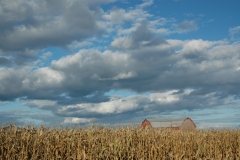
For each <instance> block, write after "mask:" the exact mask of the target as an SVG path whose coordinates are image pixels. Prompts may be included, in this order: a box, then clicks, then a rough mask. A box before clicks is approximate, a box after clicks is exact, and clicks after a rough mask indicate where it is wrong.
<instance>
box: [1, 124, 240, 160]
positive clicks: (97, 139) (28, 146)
mask: <svg viewBox="0 0 240 160" xmlns="http://www.w3.org/2000/svg"><path fill="white" fill-rule="evenodd" d="M0 158H1V159H2V160H5V159H6V160H8V159H9V160H10V159H11V160H15V159H16V160H17V159H18V160H20V159H21V160H24V159H26V160H46V159H47V160H56V159H61V160H62V159H64V160H65V159H66V160H78V159H79V160H80V159H81V160H84V159H89V160H93V159H102V160H105V159H111V160H112V159H113V160H114V159H139V160H141V159H147V160H150V159H158V160H159V159H163V160H164V159H169V160H170V159H192V160H194V159H228V160H231V159H235V160H237V159H240V130H227V129H226V130H207V131H203V130H198V131H194V132H182V131H170V130H153V129H152V130H141V129H139V128H134V127H124V128H110V127H89V128H87V129H82V128H48V127H44V126H41V127H38V128H35V127H32V126H26V127H17V126H15V125H5V126H2V127H0Z"/></svg>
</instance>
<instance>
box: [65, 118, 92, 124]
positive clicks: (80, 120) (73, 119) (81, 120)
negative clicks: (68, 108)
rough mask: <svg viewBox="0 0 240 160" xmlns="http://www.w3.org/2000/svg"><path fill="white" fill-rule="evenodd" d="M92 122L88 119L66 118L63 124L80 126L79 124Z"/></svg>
mask: <svg viewBox="0 0 240 160" xmlns="http://www.w3.org/2000/svg"><path fill="white" fill-rule="evenodd" d="M93 120H94V119H90V118H76V117H66V118H65V119H64V122H63V123H67V124H69V123H70V124H81V123H89V122H92V121H93Z"/></svg>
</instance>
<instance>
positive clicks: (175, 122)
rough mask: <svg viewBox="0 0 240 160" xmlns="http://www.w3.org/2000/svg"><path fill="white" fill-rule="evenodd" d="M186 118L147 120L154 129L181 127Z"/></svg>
mask: <svg viewBox="0 0 240 160" xmlns="http://www.w3.org/2000/svg"><path fill="white" fill-rule="evenodd" d="M187 118H188V117H186V118H175V119H147V120H148V121H149V122H150V123H151V125H152V127H153V128H157V127H180V126H181V125H182V124H183V122H184V120H185V119H187Z"/></svg>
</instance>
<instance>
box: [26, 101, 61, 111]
mask: <svg viewBox="0 0 240 160" xmlns="http://www.w3.org/2000/svg"><path fill="white" fill-rule="evenodd" d="M56 104H57V103H56V102H55V101H50V100H32V101H28V102H25V103H24V104H23V105H26V106H29V107H34V108H45V109H48V107H52V106H56Z"/></svg>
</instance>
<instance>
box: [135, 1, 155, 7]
mask: <svg viewBox="0 0 240 160" xmlns="http://www.w3.org/2000/svg"><path fill="white" fill-rule="evenodd" d="M152 4H153V0H143V3H142V4H140V5H139V6H138V7H140V8H144V7H148V6H151V5H152Z"/></svg>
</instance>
